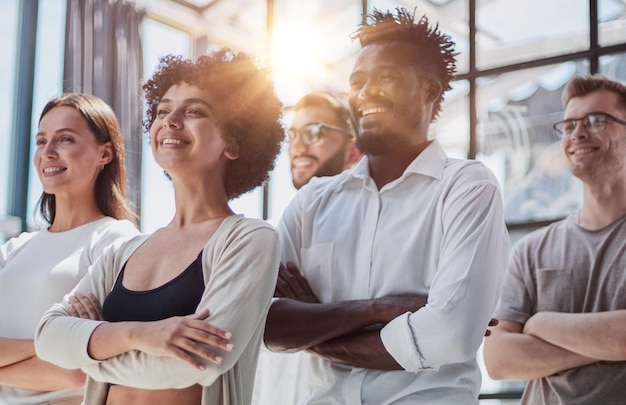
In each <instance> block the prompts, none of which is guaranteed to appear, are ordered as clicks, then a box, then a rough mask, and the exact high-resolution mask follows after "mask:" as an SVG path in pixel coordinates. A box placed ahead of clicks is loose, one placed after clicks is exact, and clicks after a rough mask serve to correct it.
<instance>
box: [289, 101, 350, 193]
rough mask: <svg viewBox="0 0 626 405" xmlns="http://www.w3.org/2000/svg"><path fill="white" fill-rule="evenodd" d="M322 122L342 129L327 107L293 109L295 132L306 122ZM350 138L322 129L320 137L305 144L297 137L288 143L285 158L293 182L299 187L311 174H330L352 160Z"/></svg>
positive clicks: (347, 165) (343, 123) (348, 165)
mask: <svg viewBox="0 0 626 405" xmlns="http://www.w3.org/2000/svg"><path fill="white" fill-rule="evenodd" d="M315 123H324V124H329V125H333V126H336V127H339V128H343V129H346V130H349V129H348V128H345V125H346V124H345V122H343V121H342V120H341V119H340V118H339V117H337V114H336V113H335V112H334V111H333V110H331V109H330V108H325V107H321V106H308V107H303V108H300V109H298V110H297V111H296V115H295V117H294V120H293V123H292V124H291V129H293V130H295V131H296V132H299V131H300V130H301V129H302V128H304V127H305V126H306V125H309V124H315ZM353 156H354V139H352V138H351V137H350V136H348V135H347V134H345V133H343V132H339V131H335V130H332V129H329V128H322V129H321V133H320V139H319V140H318V141H317V142H315V143H313V144H311V145H307V144H305V143H304V142H302V137H301V136H297V137H296V138H295V139H293V140H291V141H290V142H289V159H290V160H291V175H292V178H293V185H294V186H295V187H296V189H300V187H302V186H303V185H305V184H306V183H308V182H309V180H311V178H312V177H313V176H334V175H335V174H339V173H341V172H342V171H343V170H345V169H347V168H349V167H350V166H351V165H352V164H353V163H354V159H353Z"/></svg>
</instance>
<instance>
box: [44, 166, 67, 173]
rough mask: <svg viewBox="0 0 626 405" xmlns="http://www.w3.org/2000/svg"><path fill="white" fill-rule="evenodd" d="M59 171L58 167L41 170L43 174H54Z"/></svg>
mask: <svg viewBox="0 0 626 405" xmlns="http://www.w3.org/2000/svg"><path fill="white" fill-rule="evenodd" d="M61 170H63V169H61V168H60V167H46V168H45V169H43V172H44V173H56V172H60V171H61Z"/></svg>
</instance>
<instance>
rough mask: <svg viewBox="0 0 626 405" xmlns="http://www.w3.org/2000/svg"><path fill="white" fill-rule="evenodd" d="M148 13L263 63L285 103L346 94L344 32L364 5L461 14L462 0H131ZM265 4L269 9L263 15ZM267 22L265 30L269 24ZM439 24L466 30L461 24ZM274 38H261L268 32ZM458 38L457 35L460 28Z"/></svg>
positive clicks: (353, 46) (350, 57) (347, 42)
mask: <svg viewBox="0 0 626 405" xmlns="http://www.w3.org/2000/svg"><path fill="white" fill-rule="evenodd" d="M137 3H142V5H143V7H144V8H145V9H146V11H147V12H148V14H149V16H150V17H151V18H154V19H157V20H160V21H162V22H164V23H166V24H168V25H172V26H174V27H176V28H179V29H182V30H185V31H187V32H189V33H190V34H191V35H192V36H195V37H206V38H207V40H208V43H209V44H212V45H216V46H228V47H230V48H233V49H236V50H241V51H245V52H248V53H250V54H253V55H256V56H258V57H259V58H261V59H263V60H265V61H268V60H270V66H272V69H273V70H274V72H275V76H274V77H275V82H276V85H277V91H278V92H279V94H280V95H281V98H282V99H283V100H284V102H285V103H286V104H287V105H288V104H289V103H293V102H295V101H296V100H297V99H298V98H299V97H300V96H301V95H302V94H305V93H307V92H309V91H313V90H322V89H327V90H334V91H347V88H348V76H349V74H350V71H351V69H352V64H353V61H354V57H355V55H356V53H357V52H358V50H359V45H358V43H357V42H353V41H352V40H351V39H350V35H351V34H352V33H353V32H354V31H355V30H356V28H357V26H358V25H359V23H360V22H361V19H362V14H363V7H364V3H366V4H367V7H368V8H369V10H370V11H371V8H372V7H376V8H378V9H383V10H384V9H394V8H396V7H406V8H407V9H409V10H413V9H415V8H416V7H418V8H417V11H416V14H419V15H421V14H424V13H426V14H428V16H429V17H430V19H431V20H432V21H436V20H437V16H439V15H442V14H446V15H454V16H456V18H455V19H460V20H463V19H464V18H465V16H466V15H467V11H466V10H465V8H466V4H467V3H466V0H431V1H425V0H421V1H416V0H378V1H369V2H368V1H362V0H315V1H295V0H269V1H268V0H144V1H143V2H141V1H139V0H137ZM268 7H272V8H273V13H271V14H270V15H269V16H268V12H267V10H268ZM268 27H269V28H268ZM456 27H457V28H455V27H453V26H452V25H450V26H448V27H446V29H447V30H448V31H446V32H449V31H451V30H454V29H460V30H461V31H462V32H463V33H464V32H466V30H467V29H466V27H467V24H466V23H462V24H456ZM268 31H269V32H272V33H273V35H271V36H270V37H268V35H267V33H268ZM459 35H461V32H459Z"/></svg>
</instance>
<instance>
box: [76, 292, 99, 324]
mask: <svg viewBox="0 0 626 405" xmlns="http://www.w3.org/2000/svg"><path fill="white" fill-rule="evenodd" d="M69 301H70V307H69V312H70V315H72V316H75V317H78V318H83V319H93V320H95V321H101V320H102V319H103V317H102V308H101V306H100V302H99V301H98V299H97V298H96V296H95V295H93V294H92V293H89V294H87V295H85V294H82V293H80V292H76V293H75V294H74V295H72V296H71V297H70V300H69Z"/></svg>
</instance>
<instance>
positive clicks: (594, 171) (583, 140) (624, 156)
mask: <svg viewBox="0 0 626 405" xmlns="http://www.w3.org/2000/svg"><path fill="white" fill-rule="evenodd" d="M563 103H564V105H565V114H564V118H565V119H564V120H563V121H560V122H558V123H556V124H555V125H554V128H555V129H556V131H557V132H559V133H560V135H561V139H562V141H561V145H562V149H563V153H564V156H565V160H566V162H567V165H568V167H569V169H570V170H571V172H572V174H574V176H576V177H578V178H579V179H580V180H581V181H582V182H583V207H582V209H581V210H580V211H579V212H576V213H574V214H572V215H570V216H569V217H567V218H565V219H564V220H562V221H559V222H556V223H554V224H552V225H550V226H548V227H545V228H543V229H540V230H537V231H535V232H533V233H531V234H530V235H528V236H526V237H525V238H523V239H522V240H521V241H520V242H519V243H518V244H517V245H516V246H515V247H514V249H513V251H512V253H511V258H510V261H509V265H508V271H507V276H506V279H505V284H504V287H503V290H502V296H501V298H500V301H499V303H498V306H497V309H496V312H495V315H494V316H495V317H496V318H499V319H500V325H499V326H498V327H496V328H495V329H494V330H493V333H492V336H491V337H490V338H489V339H486V340H485V347H484V354H485V364H486V367H487V370H488V372H489V374H490V376H491V377H492V378H495V379H507V380H529V383H528V385H527V387H526V389H525V391H524V395H523V399H522V403H523V404H533V405H535V404H622V403H624V401H626V344H624V342H625V341H626V87H625V86H624V85H622V84H620V83H619V82H616V81H612V80H609V79H607V78H605V77H602V76H585V77H579V76H577V77H575V78H573V79H572V80H571V81H570V82H569V83H568V85H567V86H566V88H565V91H564V93H563Z"/></svg>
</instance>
